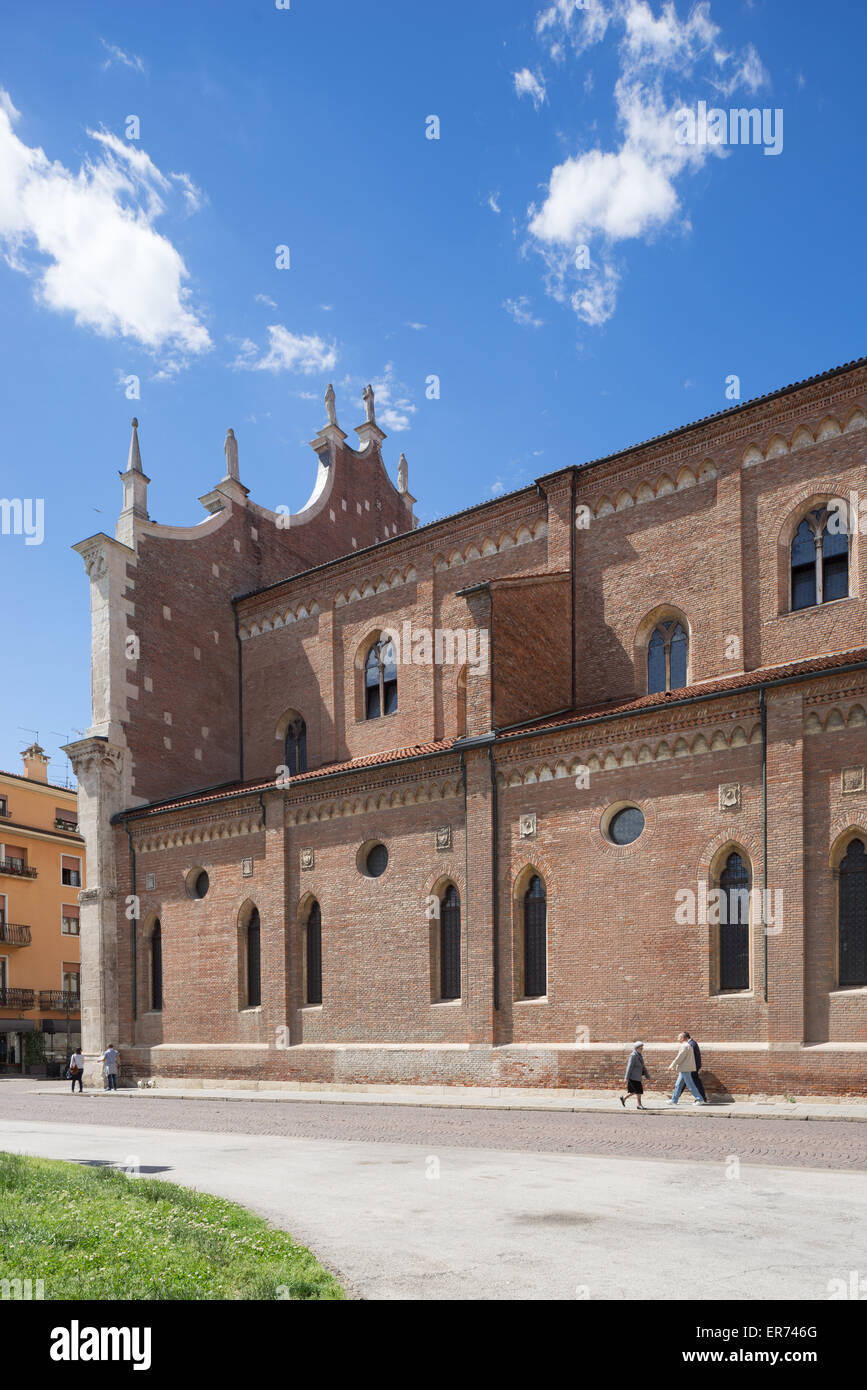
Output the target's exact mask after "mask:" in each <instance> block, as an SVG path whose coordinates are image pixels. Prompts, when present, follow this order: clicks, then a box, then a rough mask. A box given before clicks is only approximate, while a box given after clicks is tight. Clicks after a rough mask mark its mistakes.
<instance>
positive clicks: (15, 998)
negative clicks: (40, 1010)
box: [0, 986, 36, 1011]
mask: <svg viewBox="0 0 867 1390" xmlns="http://www.w3.org/2000/svg"><path fill="white" fill-rule="evenodd" d="M35 1002H36V997H35V994H34V992H33V990H32V989H5V988H3V987H2V986H0V1009H22V1010H25V1011H26V1010H27V1009H32V1008H33V1006H34V1004H35Z"/></svg>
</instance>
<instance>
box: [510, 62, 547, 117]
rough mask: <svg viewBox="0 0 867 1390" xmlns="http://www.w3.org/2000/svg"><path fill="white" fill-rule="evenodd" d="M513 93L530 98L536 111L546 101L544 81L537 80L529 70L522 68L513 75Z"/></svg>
mask: <svg viewBox="0 0 867 1390" xmlns="http://www.w3.org/2000/svg"><path fill="white" fill-rule="evenodd" d="M513 77H514V82H515V91H516V92H517V94H518V96H519V97H532V98H533V105H534V106H535V108H536V110H537V111H538V110H539V107H540V106H542V105H544V103H545V102H546V101H547V99H548V98H547V93H546V91H545V83H544V81H541V82H540V80H539V78H538V77H536V75H535V74H534V73H532V72H531V71H530V69H529V68H522V69H521V71H520V72H516V73H514V74H513Z"/></svg>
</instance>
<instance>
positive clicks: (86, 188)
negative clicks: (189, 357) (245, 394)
mask: <svg viewBox="0 0 867 1390" xmlns="http://www.w3.org/2000/svg"><path fill="white" fill-rule="evenodd" d="M18 120H19V115H18V112H17V111H16V110H15V107H14V106H13V104H12V101H11V99H10V98H9V96H8V94H7V93H6V92H3V91H0V247H2V252H3V256H4V258H5V260H6V262H7V264H8V265H10V266H11V267H12V268H13V269H14V270H17V271H20V272H22V273H23V274H25V275H28V276H29V277H30V279H31V280H32V282H33V285H34V290H35V294H36V297H37V298H38V300H39V302H40V303H41V304H43V305H44V306H45V307H46V308H48V309H53V310H55V311H57V312H59V313H71V314H73V315H74V317H75V321H76V322H77V323H78V324H81V325H82V326H84V327H88V328H92V329H94V330H95V331H96V332H98V333H100V334H102V335H103V336H105V337H123V338H130V339H133V340H134V341H136V342H138V343H140V344H141V345H142V347H144V348H147V349H148V350H149V351H151V352H154V353H157V352H167V351H168V352H174V353H181V354H196V353H201V352H204V351H206V350H207V349H208V348H209V347H210V346H211V339H210V335H209V334H208V331H207V329H206V328H205V326H204V324H203V323H202V321H201V318H200V317H199V315H197V314H196V312H195V311H194V310H193V309H192V308H191V306H190V302H189V290H188V289H187V288H186V285H185V282H186V280H187V279H188V272H187V268H186V266H185V264H184V261H183V259H182V258H181V256H180V254H179V252H178V251H177V250H176V249H175V247H174V246H173V245H172V243H171V242H170V241H169V240H168V238H167V237H166V236H163V235H162V234H161V233H160V232H158V231H157V230H156V228H155V226H154V223H155V222H156V220H157V218H158V217H160V216H161V215H162V214H164V213H165V212H166V198H167V197H169V196H170V194H171V192H172V186H173V182H172V181H173V178H176V177H182V178H186V175H184V176H170V177H167V176H166V175H165V174H163V173H161V172H160V170H159V169H158V168H157V167H156V165H155V164H154V163H153V161H152V160H151V159H150V157H149V156H148V154H147V153H146V152H145V151H144V150H141V149H138V148H135V147H133V146H131V145H126V144H124V142H123V141H122V140H119V139H118V138H117V136H115V135H112V134H111V133H110V132H109V131H105V130H99V131H88V134H89V136H90V138H91V139H92V140H94V141H95V142H96V145H97V147H98V150H99V153H98V154H97V155H95V156H93V157H91V158H89V159H87V160H86V161H85V162H84V164H83V165H82V166H81V168H80V169H79V170H78V172H77V173H73V172H72V171H71V170H69V169H67V168H65V166H64V165H63V164H61V163H60V162H59V161H57V160H54V161H52V160H50V159H49V158H48V157H47V155H46V154H45V153H44V151H43V150H41V149H38V148H31V147H30V146H28V145H26V144H25V143H24V142H23V141H22V140H20V139H19V138H18V136H17V135H16V133H15V129H14V127H15V125H16V124H17V122H18ZM190 187H193V185H192V184H190Z"/></svg>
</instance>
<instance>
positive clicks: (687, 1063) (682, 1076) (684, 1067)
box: [668, 1033, 707, 1105]
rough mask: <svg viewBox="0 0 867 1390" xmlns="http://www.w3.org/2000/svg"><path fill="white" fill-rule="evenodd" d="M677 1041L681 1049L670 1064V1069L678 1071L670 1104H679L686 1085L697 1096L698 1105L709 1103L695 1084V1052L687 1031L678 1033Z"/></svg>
mask: <svg viewBox="0 0 867 1390" xmlns="http://www.w3.org/2000/svg"><path fill="white" fill-rule="evenodd" d="M677 1041H678V1046H679V1051H678V1054H677V1056H676V1057H675V1059H674V1061H673V1062H672V1063H671V1064H670V1065H669V1068H668V1070H669V1071H676V1072H677V1083H676V1085H675V1088H674V1092H673V1094H672V1097H671V1100H670V1101H669V1102H668V1103H669V1105H677V1102H678V1101H679V1100H680V1098H681V1096H682V1095H683V1088H684V1086H685V1087H686V1088H687V1090H688V1091H690V1092H691V1093H692V1094H693V1095H694V1096H695V1103H696V1105H707V1101H706V1100H702V1098H701V1092H700V1091H699V1089H698V1087H697V1086H696V1084H695V1076H694V1072H695V1053H694V1052H693V1050H692V1048H691V1047H690V1045H689V1039H688V1038H687V1036H686V1033H678V1035H677Z"/></svg>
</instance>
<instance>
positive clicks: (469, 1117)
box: [0, 1080, 867, 1172]
mask: <svg viewBox="0 0 867 1390" xmlns="http://www.w3.org/2000/svg"><path fill="white" fill-rule="evenodd" d="M38 1084H39V1085H40V1087H44V1086H45V1084H46V1083H45V1082H39V1083H38ZM33 1085H34V1083H33V1082H29V1081H17V1080H16V1081H4V1082H2V1083H0V1120H14V1119H21V1120H30V1121H44V1122H45V1123H48V1124H57V1123H61V1124H65V1123H68V1122H70V1121H74V1122H75V1123H77V1124H88V1125H90V1124H94V1125H101V1124H111V1125H113V1126H122V1127H127V1126H130V1127H134V1128H139V1129H161V1130H195V1131H198V1132H199V1133H208V1134H248V1135H258V1134H270V1135H279V1136H283V1137H286V1138H292V1139H305V1140H317V1141H324V1142H331V1143H335V1142H336V1143H379V1144H417V1145H420V1146H422V1147H425V1148H431V1146H436V1145H443V1144H445V1145H448V1146H449V1147H452V1148H462V1149H490V1150H499V1151H509V1152H512V1153H552V1154H554V1153H560V1154H562V1153H566V1154H596V1155H600V1156H603V1155H610V1156H612V1157H617V1158H655V1159H672V1160H675V1161H677V1160H689V1161H691V1162H705V1163H722V1162H724V1161H726V1159H727V1158H728V1156H729V1155H730V1154H735V1155H737V1156H738V1157H739V1158H740V1160H741V1161H742V1162H743V1163H750V1164H761V1165H770V1166H782V1167H793V1168H817V1169H836V1170H843V1171H852V1172H858V1171H860V1172H867V1123H851V1124H847V1123H840V1122H839V1121H836V1120H835V1121H822V1120H809V1121H794V1120H776V1119H772V1118H770V1117H769V1118H760V1119H740V1118H739V1119H732V1120H726V1121H720V1120H719V1119H717V1118H716V1117H711V1116H705V1115H701V1116H696V1115H691V1114H688V1113H687V1114H683V1115H672V1114H669V1113H664V1112H657V1113H655V1114H654V1112H653V1111H649V1112H648V1113H647V1114H646V1115H639V1114H638V1113H637V1112H635V1111H630V1112H629V1113H627V1114H623V1115H618V1114H611V1115H607V1114H598V1113H591V1114H581V1113H575V1112H570V1113H567V1114H558V1113H556V1112H552V1113H547V1112H544V1111H518V1110H470V1109H460V1110H446V1109H440V1108H437V1107H431V1108H430V1109H427V1108H424V1107H417V1106H412V1107H411V1106H402V1105H364V1106H360V1105H358V1106H355V1105H345V1104H344V1105H327V1104H321V1103H318V1102H316V1103H309V1104H306V1103H304V1102H303V1101H291V1102H289V1101H264V1100H263V1101H250V1100H243V1101H222V1100H200V1099H196V1098H195V1097H194V1096H191V1098H190V1099H189V1100H174V1099H164V1098H160V1097H155V1096H142V1097H138V1096H126V1095H113V1094H105V1093H103V1094H98V1095H95V1096H89V1095H78V1094H77V1093H76V1094H75V1095H74V1096H73V1095H71V1094H69V1089H68V1084H67V1085H63V1086H59V1087H58V1093H57V1096H56V1097H55V1096H39V1095H33V1094H32V1088H33Z"/></svg>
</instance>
